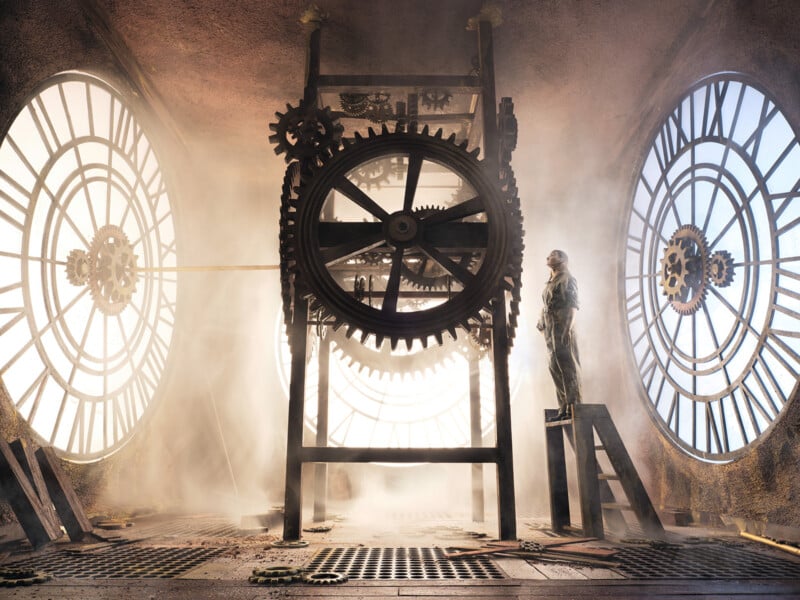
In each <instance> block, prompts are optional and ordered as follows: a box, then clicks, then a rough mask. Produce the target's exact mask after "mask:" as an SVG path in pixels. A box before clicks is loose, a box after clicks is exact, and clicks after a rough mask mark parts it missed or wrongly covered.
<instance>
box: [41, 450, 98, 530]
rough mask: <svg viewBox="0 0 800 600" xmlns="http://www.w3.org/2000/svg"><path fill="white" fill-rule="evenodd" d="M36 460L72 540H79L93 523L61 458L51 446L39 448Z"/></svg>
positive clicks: (59, 515) (90, 528)
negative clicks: (63, 467) (64, 468)
mask: <svg viewBox="0 0 800 600" xmlns="http://www.w3.org/2000/svg"><path fill="white" fill-rule="evenodd" d="M36 460H37V461H39V466H40V467H41V469H42V475H44V481H45V484H46V485H47V491H48V492H50V498H52V500H53V504H54V505H55V507H56V513H57V514H58V517H59V518H60V519H61V523H63V524H64V529H66V530H67V534H68V535H69V538H70V539H71V540H72V541H78V540H80V539H82V538H83V536H84V535H86V534H87V533H91V531H92V524H91V523H90V522H89V519H88V518H87V517H86V513H85V512H84V511H83V505H82V504H81V501H80V500H79V499H78V495H77V494H76V493H75V490H74V488H73V487H72V483H71V482H70V480H69V478H68V477H67V475H66V473H64V470H63V469H62V468H61V464H60V462H59V458H58V457H57V456H56V453H55V451H54V450H53V449H52V448H50V447H44V448H39V449H38V450H37V451H36Z"/></svg>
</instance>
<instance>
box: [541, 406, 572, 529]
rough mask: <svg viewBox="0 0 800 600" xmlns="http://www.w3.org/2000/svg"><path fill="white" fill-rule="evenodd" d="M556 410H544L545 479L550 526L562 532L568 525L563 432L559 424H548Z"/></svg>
mask: <svg viewBox="0 0 800 600" xmlns="http://www.w3.org/2000/svg"><path fill="white" fill-rule="evenodd" d="M557 412H558V410H557V409H545V411H544V419H545V428H544V434H545V440H546V442H547V479H548V482H549V484H550V485H549V488H550V526H551V527H552V528H553V531H563V530H565V529H566V528H567V527H568V526H569V525H570V514H569V488H568V485H567V459H566V455H565V453H564V430H563V427H562V425H561V423H548V422H547V418H548V417H550V416H555V414H556V413H557Z"/></svg>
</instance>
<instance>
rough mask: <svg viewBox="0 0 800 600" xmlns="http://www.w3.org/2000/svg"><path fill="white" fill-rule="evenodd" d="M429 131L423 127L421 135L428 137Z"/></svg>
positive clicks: (428, 128)
mask: <svg viewBox="0 0 800 600" xmlns="http://www.w3.org/2000/svg"><path fill="white" fill-rule="evenodd" d="M429 131H430V127H428V126H427V125H425V127H423V128H422V135H429V133H428V132H429Z"/></svg>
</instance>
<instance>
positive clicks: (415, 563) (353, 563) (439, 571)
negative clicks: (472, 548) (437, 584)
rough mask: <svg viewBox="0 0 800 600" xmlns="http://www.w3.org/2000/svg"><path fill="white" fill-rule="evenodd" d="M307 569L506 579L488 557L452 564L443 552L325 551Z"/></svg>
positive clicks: (370, 575)
mask: <svg viewBox="0 0 800 600" xmlns="http://www.w3.org/2000/svg"><path fill="white" fill-rule="evenodd" d="M306 568H307V570H308V571H309V572H330V571H333V572H335V573H342V574H344V575H347V576H348V578H350V579H411V580H414V579H419V580H430V579H505V575H504V574H503V572H502V571H500V569H498V568H497V567H496V566H495V565H494V563H493V562H492V561H491V560H490V559H488V558H487V557H485V556H475V557H469V558H462V559H459V560H457V561H451V560H447V559H446V558H444V551H443V550H442V549H441V548H323V549H322V550H320V551H319V552H318V553H317V554H315V555H314V557H313V558H312V559H311V562H309V564H308V565H307V567H306Z"/></svg>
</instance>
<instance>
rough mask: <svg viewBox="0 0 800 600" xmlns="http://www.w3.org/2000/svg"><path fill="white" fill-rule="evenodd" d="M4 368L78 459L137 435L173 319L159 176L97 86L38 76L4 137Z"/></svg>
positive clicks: (43, 434) (168, 231)
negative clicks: (150, 270)
mask: <svg viewBox="0 0 800 600" xmlns="http://www.w3.org/2000/svg"><path fill="white" fill-rule="evenodd" d="M0 264H2V268H0V335H2V337H0V376H1V377H2V382H3V384H4V385H5V387H6V390H7V391H8V394H9V396H10V397H11V399H12V400H13V402H14V403H15V405H16V408H17V410H18V411H19V413H20V414H21V415H22V416H23V417H24V418H25V419H26V420H27V421H28V423H29V424H30V425H31V427H32V428H33V430H34V431H35V432H36V433H37V434H38V435H39V436H40V438H42V440H43V442H44V443H46V444H48V445H53V446H54V447H55V448H56V449H58V450H59V451H61V453H62V455H64V456H65V457H67V458H70V459H73V460H76V461H89V460H95V459H98V458H102V457H103V456H107V455H108V454H110V453H111V452H113V451H115V450H116V449H118V448H119V447H121V446H122V445H123V444H124V443H125V442H126V441H127V440H128V439H129V438H130V436H131V435H132V434H133V433H134V431H135V429H136V426H137V423H138V422H139V421H140V420H141V419H142V417H143V416H144V414H145V413H146V412H147V411H148V407H149V405H150V403H151V401H152V400H153V398H154V396H155V394H156V390H157V388H158V386H159V382H160V380H161V375H162V372H163V370H164V368H165V365H166V363H167V357H168V354H169V350H170V344H171V340H172V332H173V328H174V325H175V318H176V314H175V311H176V283H177V282H176V279H175V277H174V275H171V276H164V275H161V274H159V275H157V276H153V275H151V274H147V275H146V276H143V274H142V273H140V272H139V268H141V267H169V266H174V265H175V264H176V241H175V232H174V224H173V219H172V211H171V207H170V202H169V198H168V195H167V183H166V181H165V179H164V177H163V175H162V171H161V168H160V165H159V162H158V158H157V156H156V153H155V150H154V149H153V147H152V146H151V144H150V140H149V139H148V137H147V135H146V134H145V131H144V129H143V128H142V125H141V124H140V123H139V120H138V119H137V117H136V115H135V114H134V113H133V112H132V110H131V108H130V107H129V106H128V104H127V103H126V102H125V100H124V99H123V98H122V96H121V95H120V94H119V93H118V92H117V91H116V90H115V89H113V88H112V87H110V86H109V85H108V84H106V83H105V82H103V81H101V80H99V79H97V78H95V77H92V76H89V75H86V74H80V73H65V74H61V75H59V76H56V77H54V78H52V79H50V80H47V81H46V82H44V83H43V84H42V85H41V86H40V87H39V88H38V90H37V91H36V93H35V94H34V95H33V96H32V98H31V100H30V101H29V102H28V103H27V104H26V105H25V107H24V108H23V109H22V110H21V111H20V112H19V114H18V116H17V117H16V119H15V120H14V122H13V123H12V125H11V127H10V128H9V130H8V132H7V133H6V135H5V137H4V138H3V141H2V145H0Z"/></svg>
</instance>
